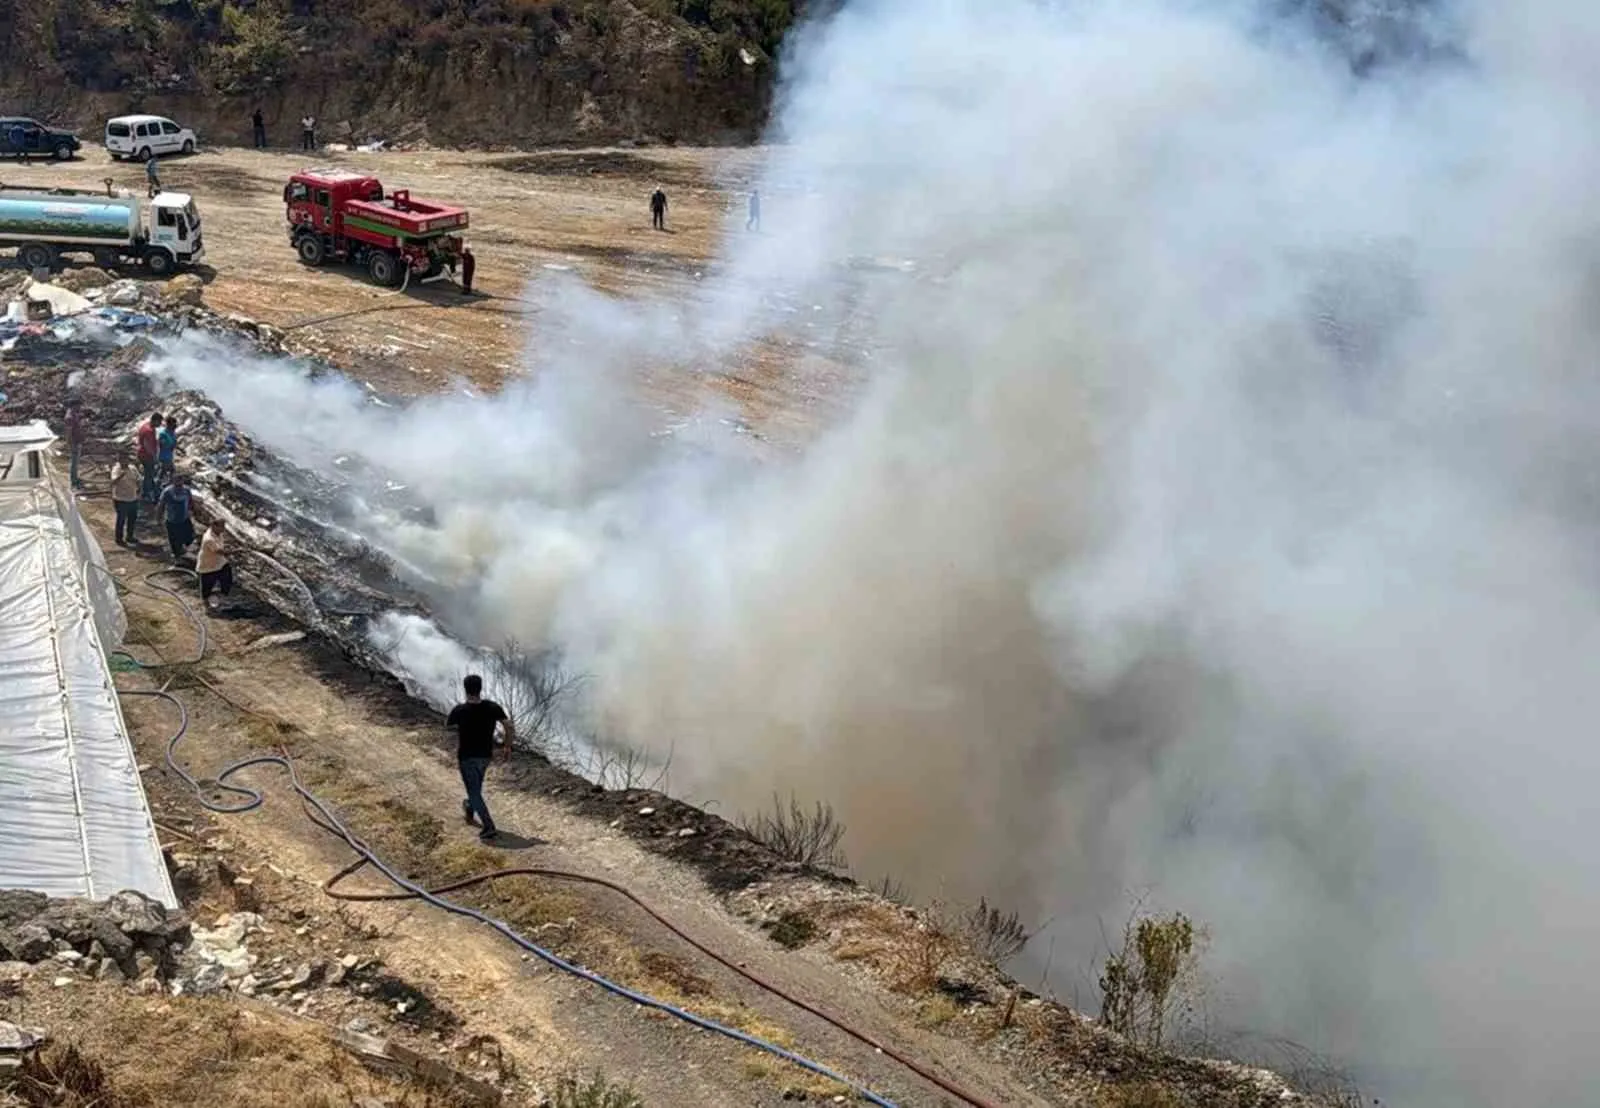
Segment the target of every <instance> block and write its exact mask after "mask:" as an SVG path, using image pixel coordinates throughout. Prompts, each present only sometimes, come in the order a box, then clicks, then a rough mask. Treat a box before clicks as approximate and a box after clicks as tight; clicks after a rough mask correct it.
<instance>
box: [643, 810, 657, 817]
mask: <svg viewBox="0 0 1600 1108" xmlns="http://www.w3.org/2000/svg"><path fill="white" fill-rule="evenodd" d="M639 814H640V815H641V816H653V815H655V814H656V810H655V809H654V808H640V809H639Z"/></svg>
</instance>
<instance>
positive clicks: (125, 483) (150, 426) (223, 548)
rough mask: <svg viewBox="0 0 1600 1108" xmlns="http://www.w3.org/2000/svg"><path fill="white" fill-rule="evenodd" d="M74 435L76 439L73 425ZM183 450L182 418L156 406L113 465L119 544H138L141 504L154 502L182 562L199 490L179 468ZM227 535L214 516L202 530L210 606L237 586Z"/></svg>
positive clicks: (204, 586) (201, 561)
mask: <svg viewBox="0 0 1600 1108" xmlns="http://www.w3.org/2000/svg"><path fill="white" fill-rule="evenodd" d="M68 441H69V443H70V441H71V438H70V431H69V439H68ZM177 451H178V421H177V420H176V419H174V418H173V417H172V416H163V415H162V414H161V413H160V412H155V413H152V414H151V416H150V418H149V420H147V421H146V422H144V423H141V424H140V425H139V430H138V431H137V432H136V433H135V435H134V452H133V453H132V454H130V453H128V452H127V451H124V452H123V454H122V456H121V457H120V458H119V459H118V460H117V462H116V464H115V465H113V466H112V467H111V503H112V507H113V508H114V509H115V511H116V515H117V519H116V525H115V528H114V537H115V539H116V542H117V545H118V546H127V547H132V546H136V545H138V537H137V532H138V527H139V509H140V505H141V504H148V505H152V506H153V507H154V508H155V509H156V510H157V511H159V512H160V513H161V519H162V522H163V524H164V525H165V527H166V533H167V547H168V549H169V550H170V551H171V553H172V564H173V565H177V564H179V562H180V561H181V560H182V558H183V556H184V554H185V553H187V552H188V549H189V547H191V546H193V545H194V542H195V530H194V514H193V505H194V494H193V492H192V491H191V490H190V488H189V480H188V478H187V477H186V476H184V474H182V473H179V472H178V471H177V467H176V458H177ZM75 462H76V458H74V463H75ZM74 468H75V466H74ZM226 538H227V536H226V532H225V530H224V528H223V526H222V522H221V521H220V520H216V521H213V522H212V523H211V525H210V526H209V527H207V528H206V530H205V533H204V534H203V535H202V536H200V549H199V552H198V554H197V555H196V558H195V572H197V573H198V574H199V575H200V599H201V601H202V602H203V603H204V604H205V606H206V608H207V610H210V609H211V607H212V596H213V594H217V593H220V594H221V595H222V596H227V595H228V594H229V593H231V592H232V591H233V566H232V564H231V563H230V561H229V558H228V550H227V544H226Z"/></svg>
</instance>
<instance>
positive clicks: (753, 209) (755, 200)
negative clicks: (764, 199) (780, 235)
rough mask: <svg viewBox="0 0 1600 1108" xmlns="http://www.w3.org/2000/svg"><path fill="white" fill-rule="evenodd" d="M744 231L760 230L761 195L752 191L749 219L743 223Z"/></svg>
mask: <svg viewBox="0 0 1600 1108" xmlns="http://www.w3.org/2000/svg"><path fill="white" fill-rule="evenodd" d="M744 229H745V230H746V231H759V230H761V194H760V193H759V192H756V191H754V190H752V191H751V193H750V218H749V219H746V220H745V221H744Z"/></svg>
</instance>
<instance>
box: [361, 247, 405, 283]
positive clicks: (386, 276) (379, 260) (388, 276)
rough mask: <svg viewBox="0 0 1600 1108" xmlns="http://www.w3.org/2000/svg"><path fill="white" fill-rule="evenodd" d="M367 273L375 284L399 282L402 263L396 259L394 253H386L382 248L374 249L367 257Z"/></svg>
mask: <svg viewBox="0 0 1600 1108" xmlns="http://www.w3.org/2000/svg"><path fill="white" fill-rule="evenodd" d="M367 273H368V274H369V275H371V277H372V283H373V284H375V285H383V286H385V287H388V286H390V285H395V284H398V283H399V281H400V263H399V262H397V261H395V257H394V255H393V254H386V253H384V252H383V251H382V250H374V251H373V252H372V256H371V257H369V258H368V259H367Z"/></svg>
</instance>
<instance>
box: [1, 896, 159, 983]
mask: <svg viewBox="0 0 1600 1108" xmlns="http://www.w3.org/2000/svg"><path fill="white" fill-rule="evenodd" d="M189 940H190V932H189V921H188V920H187V919H186V918H185V917H184V915H183V914H182V913H181V912H173V911H169V910H168V909H167V908H166V906H165V905H163V904H161V903H160V902H159V901H156V900H151V899H150V898H149V897H147V896H145V895H144V894H143V893H138V892H134V891H132V890H124V891H122V892H119V893H115V894H113V895H112V896H111V897H110V898H109V899H107V900H82V899H78V898H75V897H70V898H53V897H48V896H45V895H44V894H43V893H36V892H28V891H25V890H20V889H6V890H0V980H5V979H7V978H20V976H21V975H24V974H26V973H28V972H30V970H29V969H28V967H39V966H48V967H49V968H50V969H52V970H53V971H55V972H56V973H57V974H59V975H60V976H61V977H62V978H63V979H64V980H63V982H62V984H63V985H64V984H70V982H71V980H72V975H79V976H88V977H92V978H95V979H96V980H101V981H106V980H112V981H164V980H167V979H168V978H169V977H170V976H171V974H172V973H173V972H174V971H175V970H176V968H177V966H178V965H179V963H180V960H181V956H182V953H183V951H184V950H185V949H186V948H187V947H188V945H189Z"/></svg>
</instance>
